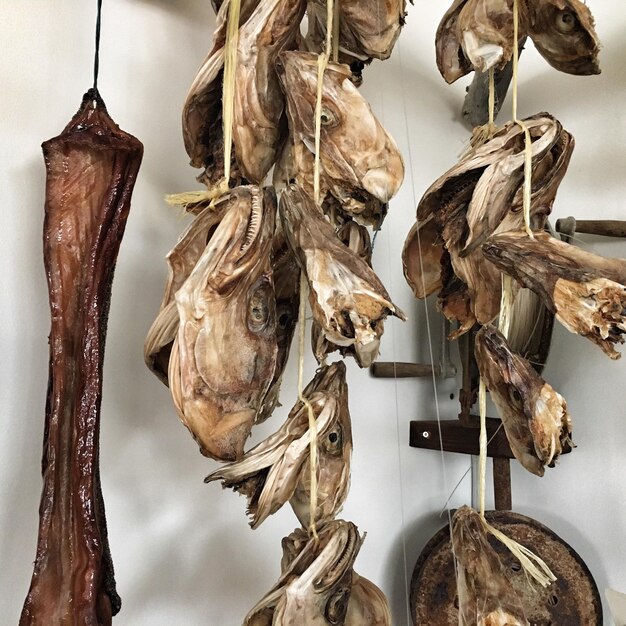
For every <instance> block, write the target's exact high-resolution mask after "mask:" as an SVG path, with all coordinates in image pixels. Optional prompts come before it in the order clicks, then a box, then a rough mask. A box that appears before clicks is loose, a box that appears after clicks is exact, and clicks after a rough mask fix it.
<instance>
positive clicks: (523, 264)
mask: <svg viewBox="0 0 626 626" xmlns="http://www.w3.org/2000/svg"><path fill="white" fill-rule="evenodd" d="M483 253H484V255H485V257H486V258H487V259H489V261H491V262H492V263H494V264H495V265H497V266H498V267H499V268H500V269H502V270H503V271H505V272H506V273H507V274H509V275H510V276H512V277H513V278H515V279H516V280H517V281H518V282H519V283H520V284H522V285H523V286H524V287H528V288H529V289H532V290H533V291H534V292H535V293H537V294H538V295H539V296H541V298H542V299H543V301H544V303H545V305H546V306H547V307H548V309H549V310H550V311H552V312H553V313H555V315H556V317H557V319H558V320H559V321H560V322H561V323H562V324H563V325H564V326H565V328H567V329H568V330H569V331H570V332H572V333H577V334H579V335H582V336H583V337H587V338H588V339H590V340H591V341H593V342H594V343H595V344H597V345H598V346H600V348H601V349H602V350H603V351H604V352H605V353H606V354H607V355H608V356H610V357H611V358H612V359H618V358H619V357H620V354H619V353H618V352H617V351H616V350H615V345H616V344H621V343H624V337H623V335H624V333H626V286H625V285H626V260H624V259H607V258H604V257H601V256H599V255H597V254H592V253H590V252H584V251H583V250H580V249H579V248H576V247H575V246H572V245H569V244H566V243H564V242H562V241H558V240H557V239H553V238H551V237H549V236H547V235H544V234H543V233H537V234H536V235H535V238H534V239H530V237H528V236H527V235H526V234H525V233H505V234H502V235H497V236H493V237H491V238H490V239H489V240H488V241H487V242H486V243H485V244H484V245H483Z"/></svg>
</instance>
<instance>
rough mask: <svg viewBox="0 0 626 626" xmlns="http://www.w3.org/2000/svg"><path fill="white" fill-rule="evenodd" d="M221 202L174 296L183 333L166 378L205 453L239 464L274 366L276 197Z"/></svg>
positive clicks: (257, 194)
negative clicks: (204, 241)
mask: <svg viewBox="0 0 626 626" xmlns="http://www.w3.org/2000/svg"><path fill="white" fill-rule="evenodd" d="M221 203H226V204H227V207H226V208H225V209H224V217H223V219H222V221H221V222H220V223H219V225H218V226H217V228H216V229H215V231H214V232H213V234H212V236H211V237H210V239H209V241H208V243H207V246H206V249H205V250H204V252H203V253H202V256H201V257H200V259H199V260H198V262H197V264H196V265H195V267H194V269H193V271H192V272H191V274H190V275H189V277H188V278H187V280H186V281H185V282H184V283H183V285H182V286H181V287H180V289H178V291H177V292H176V294H175V300H176V307H177V309H178V315H179V318H180V327H179V330H178V334H177V336H176V339H175V341H174V344H173V346H172V352H171V355H170V361H169V373H168V374H169V376H168V378H169V384H170V391H171V393H172V397H173V399H174V404H175V405H176V410H177V412H178V415H179V417H180V419H181V421H182V422H183V424H185V426H187V428H188V429H189V431H190V432H191V434H192V436H193V437H194V439H195V440H196V441H197V442H198V444H199V446H200V451H201V452H202V453H203V454H205V455H207V456H210V457H212V458H215V459H218V460H225V461H233V460H235V459H238V458H240V457H241V456H242V454H243V446H244V443H245V441H246V439H247V438H248V436H249V434H250V430H251V428H252V425H253V424H254V422H255V420H256V417H257V415H258V414H259V412H260V411H261V410H262V407H263V403H264V399H265V396H266V393H267V391H268V388H269V386H270V384H271V382H272V379H273V376H274V371H275V368H276V356H277V349H278V348H277V343H276V297H275V293H274V285H273V280H272V269H271V254H270V252H271V246H272V238H273V234H274V216H275V211H276V196H275V194H274V191H273V190H272V189H271V188H265V189H264V190H260V189H259V188H258V187H255V186H248V187H237V188H236V189H233V190H232V191H231V192H230V193H229V194H227V195H225V196H223V198H222V200H221V201H220V202H219V203H218V206H219V204H221ZM224 355H228V363H227V364H226V365H225V363H224Z"/></svg>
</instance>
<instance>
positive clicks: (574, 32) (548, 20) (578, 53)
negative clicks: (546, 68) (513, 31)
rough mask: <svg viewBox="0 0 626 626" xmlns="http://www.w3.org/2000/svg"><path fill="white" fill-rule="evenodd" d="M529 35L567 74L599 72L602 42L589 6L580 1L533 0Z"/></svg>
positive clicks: (551, 61)
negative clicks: (599, 55) (534, 0)
mask: <svg viewBox="0 0 626 626" xmlns="http://www.w3.org/2000/svg"><path fill="white" fill-rule="evenodd" d="M530 6H531V7H532V8H531V16H532V18H531V23H530V27H529V35H530V37H531V38H532V40H533V43H534V44H535V48H537V51H538V52H539V54H540V55H541V56H542V57H543V58H544V59H545V60H546V61H547V62H548V63H549V64H550V65H551V66H552V67H554V68H555V69H557V70H559V71H561V72H565V73H567V74H575V75H579V76H589V75H595V74H600V71H601V70H600V65H599V60H598V54H599V52H600V41H599V39H598V35H597V34H596V30H595V21H594V19H593V15H592V13H591V11H590V9H589V7H588V6H587V5H586V4H584V3H582V2H580V0H536V2H534V3H531V5H530Z"/></svg>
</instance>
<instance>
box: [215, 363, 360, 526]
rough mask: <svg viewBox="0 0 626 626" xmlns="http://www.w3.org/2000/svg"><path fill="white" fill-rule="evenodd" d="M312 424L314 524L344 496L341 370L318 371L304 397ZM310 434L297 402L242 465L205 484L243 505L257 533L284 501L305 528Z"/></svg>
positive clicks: (346, 453) (348, 450) (347, 438)
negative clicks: (215, 484) (217, 483)
mask: <svg viewBox="0 0 626 626" xmlns="http://www.w3.org/2000/svg"><path fill="white" fill-rule="evenodd" d="M303 395H304V397H305V398H307V399H308V400H309V401H310V403H311V405H312V407H313V412H314V415H315V418H316V423H317V440H318V466H317V478H318V500H317V508H316V511H315V520H316V522H317V523H320V524H321V523H324V522H326V521H329V520H331V519H333V518H334V517H335V515H337V513H338V512H339V510H340V509H341V507H342V506H343V503H344V501H345V499H346V496H347V495H348V489H349V486H350V457H351V455H352V428H351V422H350V412H349V409H348V386H347V384H346V366H345V365H344V363H343V362H338V363H333V364H332V365H329V366H326V367H322V368H321V369H320V370H319V371H318V373H317V374H316V375H315V378H314V379H313V380H312V381H311V382H310V383H309V385H307V387H306V389H305V390H304V392H303ZM309 451H310V430H309V416H308V410H307V408H306V406H305V405H304V404H303V403H302V402H297V403H296V405H295V406H294V407H293V409H292V410H291V411H290V413H289V417H288V418H287V420H286V421H285V423H284V424H283V425H282V426H281V428H280V429H279V430H278V431H277V432H276V433H274V434H273V435H271V436H270V437H268V438H267V439H266V440H265V441H262V442H261V443H260V444H259V445H257V446H255V447H254V448H253V449H252V450H250V451H249V452H246V454H245V455H244V457H243V458H242V459H241V461H238V462H235V463H231V464H229V465H226V466H224V467H221V468H220V469H218V470H216V471H215V472H213V473H212V474H210V475H209V476H207V478H206V479H205V482H207V483H208V482H211V481H214V480H221V481H222V485H223V486H224V487H225V488H226V487H228V488H231V489H233V490H234V491H237V492H239V493H242V494H244V495H245V496H246V497H247V499H248V509H247V512H248V515H250V518H251V521H250V526H251V527H252V528H257V527H258V526H259V525H260V524H262V523H263V521H264V520H265V519H267V517H268V516H270V515H272V514H274V513H275V512H276V511H277V510H278V509H279V508H280V507H282V505H283V504H284V503H285V502H287V500H289V502H290V504H291V506H292V508H293V510H294V512H295V514H296V516H297V517H298V519H299V520H300V523H301V524H302V525H303V526H305V527H306V526H308V524H309V522H310V502H311V493H310V482H309V481H310V477H311V468H310V458H309Z"/></svg>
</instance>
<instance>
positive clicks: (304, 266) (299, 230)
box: [280, 185, 405, 367]
mask: <svg viewBox="0 0 626 626" xmlns="http://www.w3.org/2000/svg"><path fill="white" fill-rule="evenodd" d="M280 215H281V219H282V222H283V228H284V230H285V233H286V235H287V240H288V242H289V245H290V246H291V249H292V250H293V252H294V255H295V256H296V258H297V260H298V263H299V265H300V269H301V270H302V271H303V272H304V273H305V275H306V279H307V282H308V284H309V289H310V294H309V302H310V304H311V308H312V310H313V318H314V320H315V321H316V322H317V323H318V324H319V325H320V326H321V327H322V328H323V330H324V334H325V336H326V338H327V339H328V340H329V341H330V342H332V343H334V344H336V345H338V346H342V347H348V346H354V350H355V358H356V359H357V362H358V363H359V365H361V367H369V365H370V364H371V363H372V362H373V361H374V359H375V358H376V356H377V355H378V347H379V344H380V338H381V336H382V334H383V321H384V319H385V318H386V317H387V316H388V315H395V316H396V317H399V318H400V319H405V315H404V313H402V311H400V309H398V308H397V307H396V306H395V305H394V304H393V303H392V302H391V300H390V298H389V295H388V294H387V291H386V290H385V288H384V287H383V285H382V283H381V282H380V280H379V279H378V277H377V276H376V274H375V273H374V272H373V270H372V269H371V268H370V267H369V266H368V265H367V263H365V261H363V259H361V258H360V257H359V256H358V255H356V254H355V253H354V252H352V251H351V250H350V249H349V248H347V247H346V246H345V245H344V244H343V243H341V241H339V239H338V238H337V236H336V234H335V232H334V229H333V227H332V226H331V225H330V223H329V222H328V221H327V220H326V219H325V217H324V215H323V214H322V212H321V210H320V209H318V207H316V206H315V204H314V203H313V201H312V200H311V199H310V198H309V197H308V196H307V195H306V194H305V193H304V192H303V191H302V189H300V188H299V187H298V186H296V185H290V186H289V187H287V189H286V190H285V191H284V192H283V194H282V196H281V200H280Z"/></svg>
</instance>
